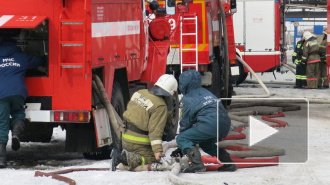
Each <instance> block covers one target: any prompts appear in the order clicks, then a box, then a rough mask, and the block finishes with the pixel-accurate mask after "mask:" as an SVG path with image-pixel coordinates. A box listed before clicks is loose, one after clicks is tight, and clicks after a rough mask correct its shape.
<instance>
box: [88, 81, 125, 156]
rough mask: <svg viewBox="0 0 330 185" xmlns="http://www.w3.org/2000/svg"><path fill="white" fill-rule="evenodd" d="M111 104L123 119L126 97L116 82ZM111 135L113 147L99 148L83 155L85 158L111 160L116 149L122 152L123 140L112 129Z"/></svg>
mask: <svg viewBox="0 0 330 185" xmlns="http://www.w3.org/2000/svg"><path fill="white" fill-rule="evenodd" d="M111 104H112V106H113V107H114V109H115V110H116V112H117V113H118V115H119V116H120V117H121V118H122V115H123V113H124V111H125V104H124V96H123V93H122V89H121V86H120V84H119V83H118V82H116V81H115V82H114V84H113V88H112V98H111ZM111 135H112V141H113V143H112V145H110V146H104V147H102V148H99V149H97V151H96V152H86V153H83V155H84V157H85V158H87V159H94V160H103V159H110V154H111V151H112V149H113V148H114V147H115V148H117V149H118V151H121V150H122V146H121V139H119V140H118V139H117V137H116V136H115V133H114V131H113V130H112V127H111Z"/></svg>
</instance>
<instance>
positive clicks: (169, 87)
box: [149, 74, 178, 96]
mask: <svg viewBox="0 0 330 185" xmlns="http://www.w3.org/2000/svg"><path fill="white" fill-rule="evenodd" d="M177 89H178V82H177V81H176V79H175V77H174V76H173V75H169V74H164V75H162V76H161V77H159V78H158V80H157V82H156V83H155V88H153V89H152V90H150V91H149V92H151V93H152V94H155V95H159V96H168V95H171V96H173V94H174V93H175V92H176V91H177Z"/></svg>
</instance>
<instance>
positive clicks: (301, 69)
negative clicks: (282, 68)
mask: <svg viewBox="0 0 330 185" xmlns="http://www.w3.org/2000/svg"><path fill="white" fill-rule="evenodd" d="M304 42H305V38H304V37H303V36H302V37H301V40H300V41H298V42H297V46H296V48H295V50H294V52H293V54H292V62H293V63H295V64H296V86H295V87H294V88H298V89H300V88H304V87H306V86H307V82H306V79H307V77H306V64H305V63H302V62H301V58H302V55H303V45H304Z"/></svg>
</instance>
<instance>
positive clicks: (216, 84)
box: [205, 62, 221, 98]
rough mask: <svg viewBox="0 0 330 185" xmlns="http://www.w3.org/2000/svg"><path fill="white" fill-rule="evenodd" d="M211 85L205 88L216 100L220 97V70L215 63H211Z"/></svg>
mask: <svg viewBox="0 0 330 185" xmlns="http://www.w3.org/2000/svg"><path fill="white" fill-rule="evenodd" d="M210 67H211V69H210V71H211V72H212V84H211V85H210V86H206V87H205V88H206V89H207V90H209V91H210V92H211V93H213V94H214V95H215V96H216V97H217V98H220V97H221V84H220V68H219V64H218V63H217V62H213V63H211V66H210Z"/></svg>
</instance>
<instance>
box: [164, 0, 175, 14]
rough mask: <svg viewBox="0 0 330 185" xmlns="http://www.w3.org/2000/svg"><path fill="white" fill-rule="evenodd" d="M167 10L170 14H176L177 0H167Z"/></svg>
mask: <svg viewBox="0 0 330 185" xmlns="http://www.w3.org/2000/svg"><path fill="white" fill-rule="evenodd" d="M165 10H166V14H168V15H175V0H165Z"/></svg>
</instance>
